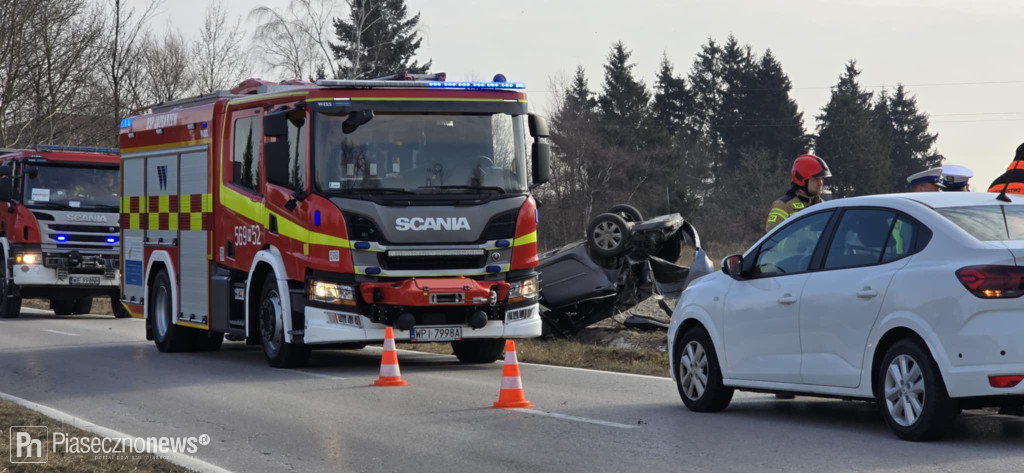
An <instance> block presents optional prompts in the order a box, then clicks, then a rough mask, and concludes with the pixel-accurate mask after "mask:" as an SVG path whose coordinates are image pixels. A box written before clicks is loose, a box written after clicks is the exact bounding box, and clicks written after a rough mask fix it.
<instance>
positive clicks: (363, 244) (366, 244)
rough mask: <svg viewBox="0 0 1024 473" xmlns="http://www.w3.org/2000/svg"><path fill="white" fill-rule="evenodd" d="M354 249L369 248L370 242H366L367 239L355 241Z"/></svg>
mask: <svg viewBox="0 0 1024 473" xmlns="http://www.w3.org/2000/svg"><path fill="white" fill-rule="evenodd" d="M356 249H357V250H369V249H370V242H368V241H357V242H356Z"/></svg>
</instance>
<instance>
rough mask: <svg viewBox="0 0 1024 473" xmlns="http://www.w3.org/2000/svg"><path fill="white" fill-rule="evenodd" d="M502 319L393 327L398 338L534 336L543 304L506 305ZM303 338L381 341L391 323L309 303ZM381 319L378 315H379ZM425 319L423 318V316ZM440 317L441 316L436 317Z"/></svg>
mask: <svg viewBox="0 0 1024 473" xmlns="http://www.w3.org/2000/svg"><path fill="white" fill-rule="evenodd" d="M503 312H504V314H503V315H504V317H503V318H502V319H500V320H487V322H486V324H484V325H483V326H482V327H479V328H472V327H470V326H469V324H466V323H445V322H441V323H426V324H422V325H414V326H413V327H412V328H411V329H409V330H402V329H399V328H398V327H395V328H394V334H395V339H396V340H399V341H413V342H448V341H455V340H470V339H487V338H492V339H500V338H534V337H539V336H540V335H541V325H542V321H541V318H540V306H539V305H538V304H537V303H536V302H533V303H529V304H523V305H517V306H509V307H507V308H504V309H503ZM305 315H306V327H305V336H304V342H305V343H307V344H328V343H346V342H364V341H365V342H371V343H372V342H380V341H382V340H384V332H385V330H386V329H387V327H388V326H389V325H387V324H384V323H378V322H374V321H373V320H371V318H370V317H367V316H366V315H363V314H360V313H357V311H356V310H354V308H352V309H347V308H342V307H339V308H338V309H322V308H319V307H311V306H306V308H305ZM378 320H379V319H378ZM421 320H422V319H421ZM437 321H440V319H437Z"/></svg>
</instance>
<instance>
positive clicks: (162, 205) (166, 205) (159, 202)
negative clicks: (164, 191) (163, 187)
mask: <svg viewBox="0 0 1024 473" xmlns="http://www.w3.org/2000/svg"><path fill="white" fill-rule="evenodd" d="M156 211H157V212H160V213H167V212H170V211H171V196H169V195H161V196H157V198H156Z"/></svg>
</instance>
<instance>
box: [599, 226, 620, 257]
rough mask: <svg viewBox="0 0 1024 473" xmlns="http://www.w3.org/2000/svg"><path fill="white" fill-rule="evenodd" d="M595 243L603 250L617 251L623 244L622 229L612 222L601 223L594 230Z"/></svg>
mask: <svg viewBox="0 0 1024 473" xmlns="http://www.w3.org/2000/svg"><path fill="white" fill-rule="evenodd" d="M594 243H596V244H597V246H598V247H599V248H601V249H603V250H611V249H615V248H616V247H618V246H619V244H621V243H622V229H621V228H619V226H618V225H616V224H614V223H612V222H601V223H599V224H598V225H597V228H596V229H594Z"/></svg>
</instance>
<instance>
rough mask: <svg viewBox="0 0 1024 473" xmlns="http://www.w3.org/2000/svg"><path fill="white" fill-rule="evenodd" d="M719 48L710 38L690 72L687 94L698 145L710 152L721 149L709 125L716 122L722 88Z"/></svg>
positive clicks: (720, 142)
mask: <svg viewBox="0 0 1024 473" xmlns="http://www.w3.org/2000/svg"><path fill="white" fill-rule="evenodd" d="M721 55H722V48H721V47H720V46H719V45H718V43H716V42H715V40H714V39H711V38H709V39H708V42H707V44H705V45H704V46H701V49H700V52H698V53H697V57H696V59H694V61H693V67H692V68H691V69H690V74H689V78H690V94H691V96H692V97H693V112H694V113H693V125H694V128H695V130H696V131H697V134H698V136H699V137H700V139H701V141H703V142H704V144H705V145H706V147H707V148H708V149H709V150H710V151H711V152H712V153H716V152H717V151H718V150H720V149H721V146H722V139H721V136H719V135H718V133H717V130H715V129H713V128H712V124H714V123H715V121H716V120H717V119H718V110H719V108H720V104H721V100H722V95H723V94H724V90H723V89H724V85H723V83H722V64H721Z"/></svg>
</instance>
